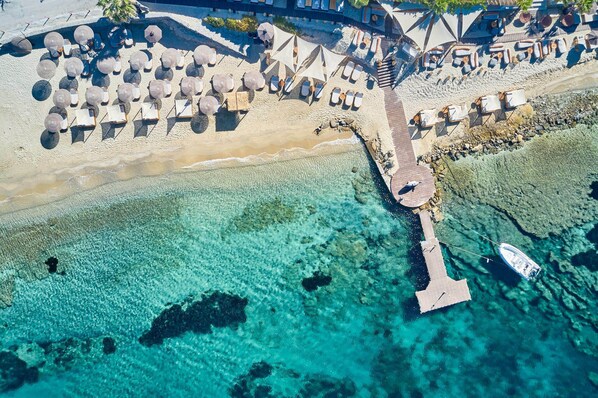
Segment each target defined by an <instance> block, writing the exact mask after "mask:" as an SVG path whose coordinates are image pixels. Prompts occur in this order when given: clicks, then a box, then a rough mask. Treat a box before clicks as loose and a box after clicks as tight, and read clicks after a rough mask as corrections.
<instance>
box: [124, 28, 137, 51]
mask: <svg viewBox="0 0 598 398" xmlns="http://www.w3.org/2000/svg"><path fill="white" fill-rule="evenodd" d="M133 44H135V41H134V40H133V33H132V32H131V31H130V30H129V29H127V30H126V33H125V47H132V46H133Z"/></svg>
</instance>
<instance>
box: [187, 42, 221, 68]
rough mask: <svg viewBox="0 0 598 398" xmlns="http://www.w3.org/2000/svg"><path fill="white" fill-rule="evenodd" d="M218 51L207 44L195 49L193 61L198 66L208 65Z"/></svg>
mask: <svg viewBox="0 0 598 398" xmlns="http://www.w3.org/2000/svg"><path fill="white" fill-rule="evenodd" d="M215 54H216V50H214V49H213V48H211V47H208V46H206V45H205V44H202V45H199V46H197V47H195V50H193V60H194V61H195V63H196V64H197V65H206V64H208V63H209V62H210V59H212V57H213V56H215Z"/></svg>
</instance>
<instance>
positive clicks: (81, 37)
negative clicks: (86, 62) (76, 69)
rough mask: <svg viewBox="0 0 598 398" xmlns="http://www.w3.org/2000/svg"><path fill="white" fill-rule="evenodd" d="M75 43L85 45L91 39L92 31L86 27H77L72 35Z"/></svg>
mask: <svg viewBox="0 0 598 398" xmlns="http://www.w3.org/2000/svg"><path fill="white" fill-rule="evenodd" d="M73 36H74V37H75V41H76V42H77V43H79V44H81V45H86V44H87V42H88V41H90V40H91V39H93V29H91V28H90V27H89V26H87V25H81V26H77V29H75V33H74V34H73Z"/></svg>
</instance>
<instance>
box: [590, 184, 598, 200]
mask: <svg viewBox="0 0 598 398" xmlns="http://www.w3.org/2000/svg"><path fill="white" fill-rule="evenodd" d="M590 188H591V189H592V191H591V192H590V197H591V198H592V199H596V200H598V181H594V182H592V185H590Z"/></svg>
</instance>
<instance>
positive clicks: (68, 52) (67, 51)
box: [62, 39, 73, 57]
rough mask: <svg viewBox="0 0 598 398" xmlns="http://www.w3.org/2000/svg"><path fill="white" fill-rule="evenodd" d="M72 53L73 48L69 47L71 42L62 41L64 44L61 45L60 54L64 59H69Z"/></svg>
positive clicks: (67, 40)
mask: <svg viewBox="0 0 598 398" xmlns="http://www.w3.org/2000/svg"><path fill="white" fill-rule="evenodd" d="M72 51H73V46H72V45H71V41H70V40H69V39H64V44H63V45H62V53H63V54H64V56H65V57H70V56H71V52H72Z"/></svg>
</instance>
